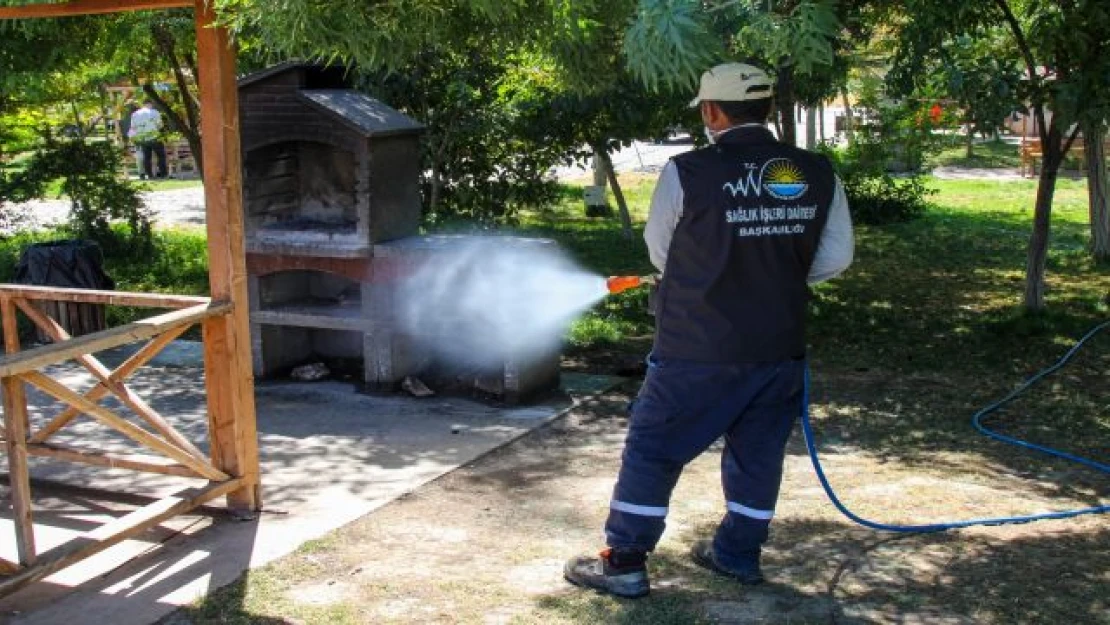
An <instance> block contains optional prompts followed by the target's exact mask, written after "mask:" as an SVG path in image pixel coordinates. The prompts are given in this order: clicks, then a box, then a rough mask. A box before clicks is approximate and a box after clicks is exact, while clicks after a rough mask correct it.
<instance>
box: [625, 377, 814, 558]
mask: <svg viewBox="0 0 1110 625" xmlns="http://www.w3.org/2000/svg"><path fill="white" fill-rule="evenodd" d="M805 367H806V365H805V361H804V360H792V361H785V362H778V363H751V364H707V363H693V362H686V361H672V360H667V361H658V360H654V359H649V367H648V372H647V377H646V378H645V379H644V384H643V387H642V388H641V389H640V393H639V395H638V396H637V397H636V400H635V402H634V403H633V406H632V419H631V422H630V424H629V428H628V437H627V439H626V441H625V447H624V455H623V457H622V461H621V470H620V475H619V477H618V478H617V486H616V488H615V489H614V491H613V499H612V501H611V502H610V511H609V520H608V521H607V522H606V524H605V534H606V539H607V542H608V544H609V546H610V547H613V548H618V549H633V550H638V551H645V552H648V551H653V550H654V549H655V545H656V543H657V542H659V537H660V536H661V535H662V534H663V528H664V525H665V520H666V516H667V507H668V505H669V503H670V498H671V491H672V490H673V489H674V486H675V483H676V482H677V481H678V476H679V474H680V473H682V469H683V467H685V466H686V464H688V463H689V462H690V461H691V460H693V459H694V458H696V457H697V456H698V455H700V454H701V453H702V452H703V451H705V450H706V449H707V448H708V447H709V446H710V445H712V444H713V442H714V441H716V440H717V439H718V438H720V437H721V436H724V437H725V449H724V453H723V455H722V457H721V480H722V482H723V485H724V494H725V501H726V510H727V512H726V514H725V517H724V520H723V521H722V522H721V525H720V527H719V528H718V530H717V535H716V536H715V538H714V541H713V546H714V551H715V553H716V555H717V557H718V558H719V559H720V560H722V562H723V563H724V564H726V565H737V566H745V565H750V564H751V563H752V559H753V558H755V561H756V562H758V557H759V550H760V546H761V545H762V544H763V543H764V542H765V541H766V540H767V534H768V526H769V524H770V522H771V517H772V516H774V509H775V502H776V500H777V499H778V494H779V485H780V484H781V482H782V465H783V458H784V456H785V453H786V441H787V438H789V436H790V431H791V430H792V429H793V427H794V423H795V421H796V420H797V418H798V416H799V415H800V414H801V410H802V396H803V390H804V385H805Z"/></svg>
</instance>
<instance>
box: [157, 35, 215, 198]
mask: <svg viewBox="0 0 1110 625" xmlns="http://www.w3.org/2000/svg"><path fill="white" fill-rule="evenodd" d="M150 31H151V35H152V36H153V38H154V43H155V45H156V46H157V47H158V49H159V50H160V51H161V52H162V55H163V56H165V57H166V60H167V61H168V62H169V66H170V68H172V69H173V75H174V80H175V81H176V82H177V91H178V97H179V99H180V101H181V107H182V108H183V109H184V110H185V119H182V118H181V116H179V115H177V114H176V113H174V112H173V111H172V110H171V109H170V107H169V104H168V103H167V102H165V101H164V100H161V99H160V98H156V96H154V95H152V92H153V91H154V90H153V89H150V90H148V89H147V88H146V86H144V87H143V91H145V92H147V95H151V97H154V98H155V102H156V103H158V108H160V109H163V112H164V113H166V114H167V115H169V116H170V118H171V119H173V120H174V123H175V124H176V125H177V128H178V130H180V131H181V134H183V135H185V140H186V141H187V142H188V143H189V151H190V152H192V153H193V161H194V162H196V164H197V171H198V172H200V173H201V177H203V176H204V150H203V149H202V147H201V143H200V113H199V111H198V110H197V109H198V104H197V101H196V100H195V99H194V98H193V92H192V91H191V90H190V89H189V82H188V80H186V78H185V72H184V71H182V63H181V59H180V58H178V55H177V41H176V40H175V39H174V37H173V33H171V32H170V30H169V29H168V28H166V27H165V26H164V25H161V24H155V25H153V26H151V27H150ZM196 75H197V74H193V76H196Z"/></svg>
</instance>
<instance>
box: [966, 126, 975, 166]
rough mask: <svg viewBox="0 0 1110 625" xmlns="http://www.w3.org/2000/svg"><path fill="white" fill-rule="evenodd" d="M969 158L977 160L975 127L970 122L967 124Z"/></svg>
mask: <svg viewBox="0 0 1110 625" xmlns="http://www.w3.org/2000/svg"><path fill="white" fill-rule="evenodd" d="M966 139H967V158H969V159H972V158H975V126H974V125H973V124H972V123H971V122H968V124H967V137H966Z"/></svg>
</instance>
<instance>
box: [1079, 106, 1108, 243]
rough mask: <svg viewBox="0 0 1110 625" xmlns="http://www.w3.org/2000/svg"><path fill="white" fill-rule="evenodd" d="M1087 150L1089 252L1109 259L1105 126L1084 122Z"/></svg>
mask: <svg viewBox="0 0 1110 625" xmlns="http://www.w3.org/2000/svg"><path fill="white" fill-rule="evenodd" d="M1083 137H1084V139H1085V141H1086V150H1087V194H1088V196H1089V201H1090V211H1091V255H1092V256H1094V258H1095V260H1100V261H1107V260H1110V174H1108V172H1107V169H1106V146H1105V144H1104V141H1106V127H1105V126H1103V125H1102V124H1084V126H1083Z"/></svg>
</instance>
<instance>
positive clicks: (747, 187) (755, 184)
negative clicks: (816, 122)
mask: <svg viewBox="0 0 1110 625" xmlns="http://www.w3.org/2000/svg"><path fill="white" fill-rule="evenodd" d="M722 189H724V190H725V191H727V192H728V193H730V194H731V195H732V197H737V196H743V197H746V198H747V197H753V196H754V197H761V196H762V195H763V192H764V191H766V192H767V194H768V195H770V196H771V197H773V198H775V199H779V200H796V199H798V198H800V197H802V196H803V195H805V192H806V191H808V190H809V183H808V182H806V179H805V174H804V173H802V170H801V169H800V168H799V167H798V166H797V165H795V164H794V161H791V160H790V159H788V158H773V159H771V160H769V161H767V162H766V163H764V164H763V166H762V167H760V166H759V165H757V164H755V163H744V173H742V174H741V175H740V177H739V178H737V179H736V182H726V183H725V184H724V186H723V187H722Z"/></svg>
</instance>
